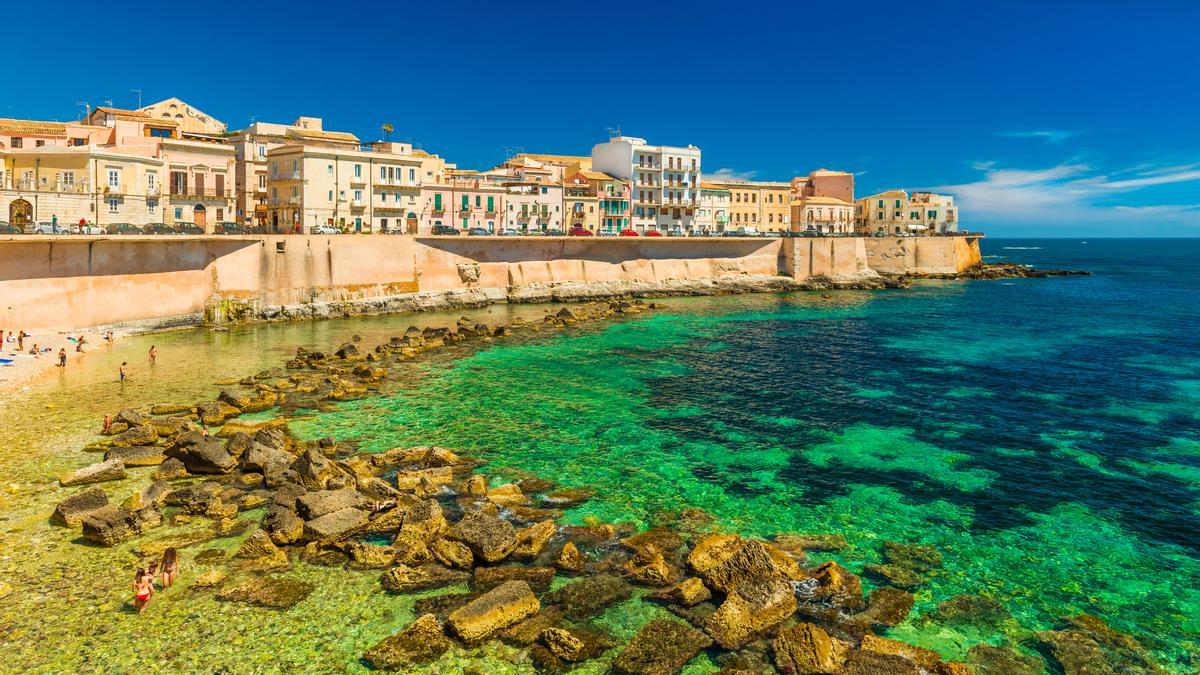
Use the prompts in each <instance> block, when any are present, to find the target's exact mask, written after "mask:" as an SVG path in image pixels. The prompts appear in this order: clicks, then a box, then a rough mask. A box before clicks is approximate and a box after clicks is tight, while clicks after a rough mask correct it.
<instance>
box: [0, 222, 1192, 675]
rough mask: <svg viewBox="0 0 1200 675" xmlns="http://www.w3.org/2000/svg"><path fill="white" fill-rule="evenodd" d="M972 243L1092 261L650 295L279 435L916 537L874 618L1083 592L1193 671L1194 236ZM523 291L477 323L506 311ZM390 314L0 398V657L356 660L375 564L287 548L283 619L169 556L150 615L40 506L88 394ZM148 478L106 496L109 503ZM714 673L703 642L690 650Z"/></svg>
mask: <svg viewBox="0 0 1200 675" xmlns="http://www.w3.org/2000/svg"><path fill="white" fill-rule="evenodd" d="M985 247H986V248H988V249H989V250H988V251H985V252H986V253H989V254H996V255H998V256H999V258H1000V259H1004V260H1012V261H1016V262H1031V263H1036V264H1039V265H1046V266H1062V267H1081V268H1086V269H1090V270H1093V271H1094V272H1096V274H1095V275H1094V276H1090V277H1067V278H1057V279H1031V280H1013V281H998V282H972V283H958V282H928V283H923V284H920V285H918V286H917V287H915V288H913V289H910V290H905V291H889V292H876V293H866V292H841V293H835V294H833V298H832V299H822V298H821V297H820V296H819V295H817V294H810V293H794V294H781V295H760V296H739V297H728V298H693V299H679V300H671V301H668V302H667V308H666V309H663V310H658V311H656V312H653V313H651V314H647V315H643V316H640V317H638V318H636V319H634V320H629V321H620V322H615V323H612V324H608V325H602V326H601V325H594V326H585V327H580V328H572V329H568V330H566V331H563V332H543V333H536V334H533V335H523V336H521V337H518V338H514V339H506V340H503V341H497V342H495V343H493V344H491V345H488V346H486V347H483V348H480V349H474V348H471V349H461V350H456V351H455V352H453V353H448V354H445V355H439V356H438V357H437V358H435V359H433V360H431V361H428V362H423V363H420V364H413V365H412V366H411V372H410V373H408V377H406V378H405V380H404V382H403V384H402V385H400V386H396V387H394V388H393V389H391V390H389V391H388V392H387V395H386V396H384V397H381V398H374V399H368V400H363V401H357V402H352V403H348V404H344V405H342V406H340V407H339V408H338V409H337V410H336V411H334V412H327V413H322V414H312V415H308V416H305V417H303V418H301V419H298V420H296V422H295V423H294V424H293V428H294V429H295V430H296V431H297V432H299V433H300V434H302V435H305V436H310V437H317V436H325V435H329V434H332V435H335V436H337V437H339V438H355V439H357V440H358V441H360V442H361V443H362V444H363V445H364V447H366V448H368V449H386V448H390V447H393V446H396V445H402V444H417V443H437V444H442V445H447V446H450V447H455V448H459V449H461V450H463V451H466V452H469V453H471V454H475V455H478V456H481V457H483V458H485V459H486V460H487V461H488V465H487V466H486V467H485V469H484V470H485V471H486V472H489V473H492V474H495V475H499V476H508V477H514V476H517V475H520V474H522V473H523V472H531V473H534V474H538V475H542V476H545V477H548V478H552V479H554V480H556V481H559V482H561V483H563V484H565V485H587V486H589V487H593V488H597V489H598V490H599V492H600V494H599V496H598V497H597V498H596V499H594V500H593V501H591V502H589V503H587V504H585V505H584V506H583V507H580V508H578V509H575V510H573V511H571V512H569V513H568V516H567V518H566V520H567V521H570V522H581V521H583V520H585V519H588V518H591V517H596V518H601V519H605V520H616V521H633V522H636V523H638V524H643V525H644V524H645V523H647V522H648V520H649V519H650V518H651V517H652V514H654V513H655V512H656V511H659V510H665V509H676V508H681V507H683V506H698V507H701V508H704V509H705V510H707V511H709V512H710V513H712V514H713V515H714V516H716V517H717V519H718V520H719V521H720V522H721V523H722V524H723V525H724V526H725V527H727V528H729V529H734V530H737V531H741V532H744V533H748V534H753V535H770V534H774V533H777V532H836V533H840V534H843V535H845V536H846V537H847V539H848V540H849V542H850V547H849V548H848V549H847V550H845V551H842V552H841V553H840V554H839V555H838V557H839V559H840V560H842V562H844V563H845V564H848V565H849V566H851V567H852V568H854V569H857V568H858V567H859V566H861V565H864V564H869V563H872V562H878V561H879V558H880V555H879V548H880V545H881V543H882V542H883V541H884V540H899V541H906V542H915V543H923V544H932V545H934V546H937V547H938V548H939V549H940V550H941V551H942V553H943V555H944V558H945V561H946V567H945V569H944V570H942V572H941V573H940V574H939V575H937V576H934V577H933V578H932V579H931V581H930V583H929V584H928V585H927V586H925V587H923V588H922V589H921V590H920V591H918V593H917V600H918V606H917V611H916V612H914V614H913V619H912V620H910V622H909V623H907V624H904V625H901V626H899V627H897V628H896V629H894V630H893V631H892V632H891V636H892V637H896V638H898V639H902V640H906V641H910V642H914V643H917V644H922V645H924V646H928V647H931V648H934V649H937V650H938V651H940V652H941V653H942V654H943V655H944V656H947V657H951V658H961V657H962V656H963V654H964V653H965V651H966V650H967V649H969V648H970V647H971V646H972V645H974V644H977V643H979V642H989V643H993V644H1002V643H1005V642H1016V641H1019V640H1020V639H1022V638H1023V637H1025V636H1027V635H1028V633H1029V631H1031V630H1039V629H1044V628H1047V627H1049V626H1051V625H1053V623H1054V621H1055V618H1056V617H1058V616H1062V615H1066V614H1073V613H1078V612H1090V613H1094V614H1098V615H1100V616H1101V617H1103V618H1104V619H1106V620H1107V621H1109V622H1110V623H1111V624H1112V625H1113V626H1114V627H1116V628H1118V629H1120V630H1124V631H1128V632H1130V633H1132V634H1134V635H1136V636H1137V637H1138V638H1139V639H1141V640H1143V641H1144V642H1146V643H1147V644H1149V645H1150V646H1151V647H1152V648H1153V649H1154V650H1155V651H1156V654H1157V655H1158V656H1159V657H1160V658H1161V659H1162V660H1163V661H1164V662H1166V663H1168V664H1169V665H1171V667H1172V668H1173V669H1175V670H1178V671H1181V672H1184V671H1186V670H1187V667H1188V665H1187V664H1188V662H1187V657H1188V654H1190V653H1195V652H1196V651H1197V650H1198V649H1200V641H1198V639H1197V635H1198V634H1200V534H1198V533H1200V433H1198V432H1197V421H1198V419H1200V405H1198V404H1200V348H1198V347H1197V337H1196V335H1197V329H1198V328H1200V321H1198V316H1197V314H1198V311H1200V310H1198V306H1197V305H1198V303H1197V302H1196V298H1197V297H1200V296H1198V295H1197V293H1198V292H1200V279H1198V278H1197V275H1196V274H1195V273H1194V271H1193V270H1192V263H1193V261H1194V260H1195V259H1196V258H1197V256H1198V255H1200V241H1196V240H1191V241H1173V242H1163V241H1096V240H1093V241H1091V242H1090V243H1088V244H1081V243H1079V242H1077V241H1069V240H1063V241H1055V240H1040V241H1035V242H1030V241H1024V242H1020V241H1006V242H997V241H991V242H985ZM1018 247H1019V248H1018ZM542 311H543V310H542V309H541V308H534V307H524V308H507V307H497V308H490V309H488V310H481V311H479V312H474V313H471V314H472V315H480V316H483V317H484V318H482V320H484V321H486V322H488V323H498V322H503V321H506V320H507V319H501V318H499V317H507V316H508V315H509V314H510V313H511V312H516V313H522V314H525V315H536V314H540V313H541V312H542ZM457 316H458V314H454V315H452V316H443V317H440V318H436V321H442V322H452V320H453V319H455V318H457ZM412 323H417V324H420V325H428V324H432V323H435V317H434V316H433V315H423V316H417V317H411V316H404V317H382V318H372V319H352V320H341V321H327V322H321V323H307V324H291V325H286V326H264V327H251V328H243V329H237V330H234V331H230V332H228V333H211V332H204V331H185V332H179V333H172V334H166V335H155V336H144V337H140V338H135V339H131V340H128V341H126V342H123V343H121V344H118V345H117V346H115V347H111V348H107V349H108V351H105V349H104V348H102V349H101V350H98V351H97V352H95V353H94V354H91V355H89V356H88V360H87V361H86V362H85V363H81V364H80V365H79V366H78V367H77V368H73V369H72V370H71V371H70V372H68V373H66V374H65V375H63V376H61V379H58V380H52V381H49V382H46V383H43V384H42V385H41V386H39V387H37V388H36V389H35V391H33V392H31V393H30V394H29V395H28V396H26V397H25V398H24V399H22V400H20V401H18V402H6V403H4V404H3V405H4V406H5V408H7V409H8V410H6V412H7V413H8V414H6V415H5V418H6V426H4V427H2V428H0V447H2V448H4V450H2V451H0V480H2V481H3V482H2V485H3V489H2V490H0V528H2V529H3V533H0V543H2V545H3V549H2V552H0V579H3V580H5V581H7V582H8V583H10V584H12V586H13V587H14V588H15V589H16V590H15V592H14V593H13V594H12V595H10V596H9V597H7V598H5V599H0V636H3V637H4V640H3V643H2V644H0V658H2V659H3V661H2V662H3V663H6V664H21V665H23V666H28V667H29V668H30V669H34V670H39V669H40V670H47V671H49V670H60V669H63V668H66V667H75V668H105V669H112V668H118V669H132V668H134V667H137V668H145V667H149V668H151V669H167V668H174V669H189V670H195V669H206V670H213V669H217V668H221V667H226V668H229V669H231V670H276V669H284V668H287V667H289V666H291V667H298V666H300V665H302V664H307V665H308V666H309V667H319V668H326V669H339V670H340V669H346V668H359V667H361V664H359V662H358V657H359V656H360V655H361V653H362V652H363V651H364V650H365V649H366V648H367V647H369V646H370V645H371V644H373V643H374V642H375V641H377V640H379V639H381V638H382V637H384V636H386V635H388V634H389V633H390V632H392V631H394V630H396V629H397V628H398V627H400V626H402V625H404V623H406V622H407V621H408V620H410V619H411V604H412V602H411V599H406V598H394V597H388V596H385V595H384V594H383V593H381V592H380V591H379V590H378V588H379V587H378V583H377V579H376V577H377V573H355V572H340V571H339V572H336V573H334V572H332V571H330V570H328V569H324V568H320V569H318V568H311V567H308V566H305V565H297V566H296V567H295V568H294V569H293V570H292V571H291V572H289V573H288V575H289V576H296V577H302V578H306V579H309V580H312V581H314V582H315V583H316V584H317V591H316V592H314V594H313V596H312V597H310V598H309V599H308V600H306V601H304V602H302V603H301V604H300V605H298V606H297V607H296V608H294V609H292V610H290V611H288V612H284V613H278V612H272V611H269V610H262V609H255V608H248V607H244V606H237V605H233V606H231V605H225V604H221V603H216V602H214V601H212V600H211V598H210V597H209V596H208V595H204V594H199V593H188V592H187V591H186V585H187V583H188V581H189V574H194V573H195V572H196V571H198V570H190V571H189V570H185V577H184V587H185V588H177V589H172V590H171V591H168V593H166V594H165V595H164V597H163V598H160V599H159V600H160V601H158V602H156V604H155V605H152V607H151V613H152V615H153V621H154V626H155V629H154V630H153V631H151V632H150V633H149V634H147V632H146V631H145V629H144V626H145V625H146V624H145V622H144V621H141V620H139V619H138V618H137V617H135V616H132V615H130V614H127V613H126V612H124V611H123V610H122V607H123V603H124V600H125V596H126V595H127V594H128V592H127V584H128V578H127V577H128V575H129V570H130V567H131V566H132V565H134V564H136V555H135V554H133V553H132V552H131V551H132V549H133V548H134V547H135V546H136V544H137V543H138V542H133V543H132V544H127V545H124V546H120V547H117V548H116V549H113V550H101V549H95V548H90V547H84V546H82V545H80V544H79V543H76V542H75V541H73V535H72V534H71V533H68V532H66V531H65V530H61V529H58V528H51V527H49V526H48V525H46V523H45V518H46V516H47V515H48V514H49V511H50V509H51V508H52V505H53V503H54V502H55V501H57V500H59V499H61V498H62V497H63V496H64V495H66V494H69V493H70V492H71V491H70V490H63V489H59V488H57V487H56V486H55V484H54V483H53V482H52V480H51V479H52V478H53V477H55V476H57V475H58V474H59V473H62V472H63V471H66V470H69V469H72V468H75V467H77V466H80V465H82V464H84V463H86V462H87V461H89V460H92V459H95V458H94V457H89V456H85V455H83V454H82V453H80V452H78V448H79V447H80V446H81V445H82V444H83V442H84V441H86V440H87V438H88V430H89V428H91V427H94V426H95V424H96V420H98V419H99V417H101V416H102V415H103V413H104V412H107V411H112V410H116V409H118V408H120V407H122V406H124V405H142V404H147V403H152V402H158V401H172V402H180V401H182V402H191V401H195V400H201V399H205V398H209V397H211V396H212V394H213V393H214V392H215V387H214V386H213V382H214V381H215V380H216V379H220V378H223V377H233V376H240V375H244V374H247V373H250V372H253V371H255V370H258V369H260V368H263V367H266V366H271V365H278V364H279V363H281V362H282V361H283V360H284V359H286V358H287V357H288V356H289V355H290V354H291V352H292V351H293V350H294V348H295V346H297V345H304V346H312V347H318V348H328V347H330V346H333V345H336V344H337V343H339V342H341V341H344V340H346V339H348V337H349V336H350V335H351V334H355V333H357V334H360V335H362V337H363V338H364V339H363V342H364V344H366V345H372V344H375V343H377V342H380V341H383V340H384V339H386V337H388V336H390V335H393V334H398V333H399V332H401V331H402V330H403V328H404V327H405V326H407V325H409V324H412ZM151 342H154V343H155V344H157V345H158V347H159V352H160V357H159V364H158V365H157V366H156V367H155V368H154V369H150V368H149V367H148V366H145V365H143V366H141V367H135V369H134V372H133V377H132V379H131V380H130V382H129V383H128V384H127V385H126V386H125V387H124V388H122V387H121V385H119V384H118V383H117V382H115V377H113V375H114V374H115V371H116V364H118V363H119V362H120V361H121V360H123V359H124V360H129V361H130V362H131V363H134V364H135V366H136V365H137V364H138V363H143V362H144V356H143V355H144V352H145V350H146V349H147V348H148V345H149V344H150V343H151ZM457 357H461V358H457ZM139 471H143V472H144V471H145V470H139ZM140 475H141V474H138V473H135V476H140ZM143 482H144V480H143V479H142V478H140V477H139V478H135V479H131V480H129V481H123V482H122V483H117V484H106V485H105V487H106V489H108V490H109V491H110V494H112V495H113V496H114V497H115V498H120V497H123V496H124V495H126V494H128V493H130V492H132V491H133V490H134V489H135V488H136V487H140V485H141V484H142V483H143ZM255 515H256V514H254V513H251V514H247V515H246V517H248V518H253V517H254V516H255ZM161 532H162V531H161V530H159V531H154V532H153V533H151V534H149V535H147V536H146V538H154V537H157V536H160V534H159V533H161ZM237 541H238V539H237V538H233V539H225V540H218V541H217V542H216V543H213V544H202V545H200V546H198V547H194V548H191V549H187V551H188V552H189V553H191V554H194V553H195V552H197V551H199V550H203V549H205V548H213V547H216V548H224V549H229V548H232V547H234V546H236V544H237ZM187 559H188V555H187V554H185V561H186V560H187ZM957 593H982V594H985V595H988V596H990V597H992V598H994V599H996V600H999V601H1001V602H1002V603H1004V605H1005V606H1006V607H1007V609H1008V610H1009V611H1010V612H1011V614H1012V615H1013V619H1012V620H1011V621H1007V622H1004V623H1003V624H1001V626H1000V627H999V628H991V627H984V626H971V625H967V626H963V625H953V626H951V625H939V624H938V623H936V622H932V621H927V620H921V619H920V618H919V617H920V615H921V614H922V613H924V612H926V611H928V610H930V609H932V608H933V607H935V606H936V605H937V603H938V602H941V601H943V600H946V599H948V598H950V597H951V596H953V595H955V594H957ZM656 611H659V610H656V609H654V608H652V607H651V606H649V605H647V604H643V603H640V602H636V601H635V602H631V603H629V604H628V605H626V606H622V607H619V608H616V609H614V610H612V611H610V612H609V614H608V615H606V616H605V617H604V623H605V624H606V625H608V626H610V627H612V628H614V629H615V630H618V631H619V632H621V633H623V634H625V635H628V634H631V633H632V631H634V630H636V627H637V625H639V623H640V621H642V620H643V619H644V618H645V616H646V615H648V614H650V613H653V612H656ZM52 617H53V618H52ZM144 618H145V617H143V619H144ZM160 633H161V635H160ZM166 635H170V638H168V637H166ZM133 641H137V642H138V643H139V644H141V645H142V647H141V648H139V649H134V648H132V646H131V643H132V642H133ZM46 644H54V645H56V649H53V650H49V649H46V648H45V645H46ZM510 657H512V653H510V652H506V650H504V649H498V648H497V649H495V650H494V653H490V654H488V655H485V656H482V657H481V656H480V655H479V654H471V655H466V654H457V655H454V656H453V657H451V660H450V661H446V662H443V663H441V664H440V666H439V667H440V669H441V670H443V671H446V670H454V669H456V664H458V665H460V664H461V663H464V662H465V661H454V660H453V659H455V658H462V659H468V658H469V659H473V660H475V661H476V662H479V663H480V664H481V666H483V667H484V668H485V669H486V670H488V671H499V670H513V669H522V666H518V665H513V664H510V663H509V662H508V659H509V658H510ZM481 658H482V659H484V660H483V661H479V659H481ZM435 669H437V668H435ZM711 669H712V668H711V664H710V663H708V662H707V661H706V660H705V659H704V658H701V659H698V661H697V662H696V663H694V664H692V667H691V668H690V670H692V671H695V672H704V671H706V670H711Z"/></svg>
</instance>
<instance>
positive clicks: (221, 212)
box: [217, 209, 225, 223]
mask: <svg viewBox="0 0 1200 675" xmlns="http://www.w3.org/2000/svg"><path fill="white" fill-rule="evenodd" d="M223 220H225V209H217V222H218V223H219V222H221V221H223Z"/></svg>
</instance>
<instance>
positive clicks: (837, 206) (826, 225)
mask: <svg viewBox="0 0 1200 675" xmlns="http://www.w3.org/2000/svg"><path fill="white" fill-rule="evenodd" d="M791 208H792V231H793V232H802V231H805V230H807V231H810V232H812V231H815V232H819V233H820V234H852V233H853V232H854V205H853V204H851V203H850V202H848V201H844V200H842V199H838V198H837V197H818V196H813V197H808V196H800V197H797V198H795V199H793V200H792V204H791Z"/></svg>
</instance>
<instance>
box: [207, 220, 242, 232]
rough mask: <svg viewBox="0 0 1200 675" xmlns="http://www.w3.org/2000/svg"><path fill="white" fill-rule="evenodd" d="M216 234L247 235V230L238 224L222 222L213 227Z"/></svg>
mask: <svg viewBox="0 0 1200 675" xmlns="http://www.w3.org/2000/svg"><path fill="white" fill-rule="evenodd" d="M213 233H214V234H247V232H246V228H245V227H244V226H242V225H239V224H238V223H229V222H224V221H222V222H220V223H217V224H216V225H214V226H213Z"/></svg>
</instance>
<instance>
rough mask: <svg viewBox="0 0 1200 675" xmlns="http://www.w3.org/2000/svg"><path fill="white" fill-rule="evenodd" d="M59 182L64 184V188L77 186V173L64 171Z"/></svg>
mask: <svg viewBox="0 0 1200 675" xmlns="http://www.w3.org/2000/svg"><path fill="white" fill-rule="evenodd" d="M58 180H59V182H60V183H62V184H63V187H71V186H73V185H75V172H74V171H63V172H62V173H60V174H58Z"/></svg>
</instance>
